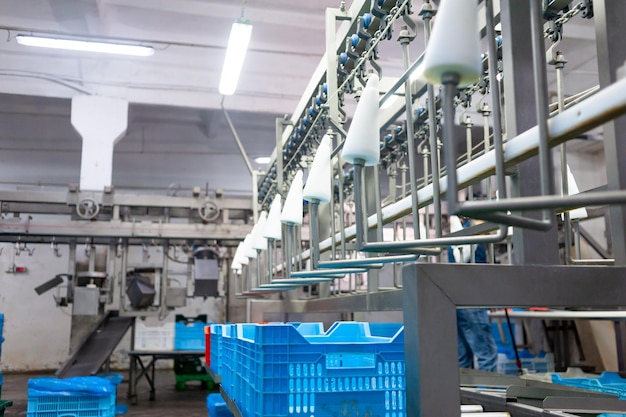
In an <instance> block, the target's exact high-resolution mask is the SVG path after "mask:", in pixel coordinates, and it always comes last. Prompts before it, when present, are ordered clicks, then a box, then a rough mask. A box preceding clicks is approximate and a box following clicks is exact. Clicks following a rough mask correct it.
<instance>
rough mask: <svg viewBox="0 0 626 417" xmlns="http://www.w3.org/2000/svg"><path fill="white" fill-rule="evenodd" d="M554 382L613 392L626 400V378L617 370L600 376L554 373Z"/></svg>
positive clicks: (606, 392) (607, 392)
mask: <svg viewBox="0 0 626 417" xmlns="http://www.w3.org/2000/svg"><path fill="white" fill-rule="evenodd" d="M552 382H553V383H555V384H560V385H567V386H570V387H575V388H582V389H586V390H590V391H597V392H603V393H605V394H613V395H616V396H618V397H619V399H621V400H626V379H624V378H622V377H620V376H619V374H617V373H615V372H603V373H602V375H600V377H599V378H563V377H562V376H561V375H558V374H554V375H552Z"/></svg>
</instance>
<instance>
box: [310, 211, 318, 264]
mask: <svg viewBox="0 0 626 417" xmlns="http://www.w3.org/2000/svg"><path fill="white" fill-rule="evenodd" d="M309 207H310V209H309V233H310V246H311V269H317V265H318V264H319V261H320V248H319V243H320V237H319V215H318V210H319V207H320V202H319V201H318V200H311V201H310V202H309Z"/></svg>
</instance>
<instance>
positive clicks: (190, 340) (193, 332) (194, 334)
mask: <svg viewBox="0 0 626 417" xmlns="http://www.w3.org/2000/svg"><path fill="white" fill-rule="evenodd" d="M207 325H213V323H205V322H201V321H193V322H189V323H184V322H181V321H177V322H176V326H175V327H174V350H205V348H206V343H205V338H204V327H205V326H207Z"/></svg>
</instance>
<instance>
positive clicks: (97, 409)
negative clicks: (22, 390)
mask: <svg viewBox="0 0 626 417" xmlns="http://www.w3.org/2000/svg"><path fill="white" fill-rule="evenodd" d="M28 387H29V388H28V405H27V409H26V415H27V417H113V416H115V397H116V396H115V391H116V390H115V387H114V386H113V385H111V383H110V382H109V381H108V380H106V379H102V378H97V377H77V378H68V379H64V380H63V379H54V378H35V379H31V380H29V381H28Z"/></svg>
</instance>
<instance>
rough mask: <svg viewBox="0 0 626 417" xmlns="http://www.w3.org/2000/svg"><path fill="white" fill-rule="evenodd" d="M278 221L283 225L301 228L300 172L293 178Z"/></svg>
mask: <svg viewBox="0 0 626 417" xmlns="http://www.w3.org/2000/svg"><path fill="white" fill-rule="evenodd" d="M280 221H281V222H282V223H285V224H289V225H294V226H302V171H298V172H297V173H296V175H295V177H293V181H292V182H291V187H290V188H289V192H288V193H287V198H286V199H285V205H284V206H283V211H282V213H281V214H280Z"/></svg>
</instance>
